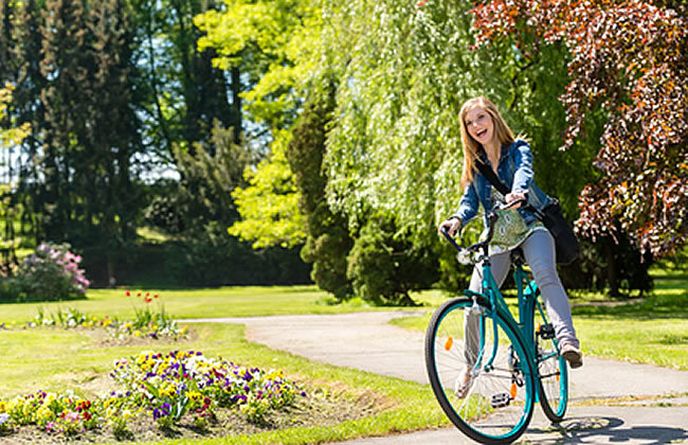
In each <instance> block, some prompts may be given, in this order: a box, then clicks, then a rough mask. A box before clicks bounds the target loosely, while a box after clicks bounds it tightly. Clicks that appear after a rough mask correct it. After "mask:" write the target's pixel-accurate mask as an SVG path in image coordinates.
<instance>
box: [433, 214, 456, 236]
mask: <svg viewBox="0 0 688 445" xmlns="http://www.w3.org/2000/svg"><path fill="white" fill-rule="evenodd" d="M442 228H445V229H446V230H447V233H449V235H451V236H454V235H456V232H457V231H458V230H459V229H460V228H461V220H460V219H459V218H457V217H456V216H452V217H451V218H449V219H447V220H445V221H442V224H440V226H439V227H438V228H437V233H439V234H440V235H442Z"/></svg>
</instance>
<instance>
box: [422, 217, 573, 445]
mask: <svg viewBox="0 0 688 445" xmlns="http://www.w3.org/2000/svg"><path fill="white" fill-rule="evenodd" d="M496 219H497V216H496V214H494V213H493V214H491V215H490V217H489V218H488V220H489V231H488V235H487V237H486V239H485V240H484V241H481V242H479V243H477V244H474V245H471V246H469V247H466V248H464V247H461V246H460V245H459V244H457V242H456V240H455V239H454V238H453V237H452V236H450V235H449V234H448V233H447V232H446V230H443V234H444V236H445V238H447V240H448V241H449V242H450V243H451V244H452V245H453V246H454V248H456V250H457V251H458V252H459V253H466V252H467V253H470V254H471V255H473V257H477V261H482V284H481V288H482V290H481V292H473V291H471V290H465V291H464V294H463V296H461V297H458V298H454V299H452V300H449V301H447V302H445V303H444V304H443V305H442V306H440V307H439V308H438V309H437V311H435V313H434V314H433V316H432V319H431V320H430V325H429V326H428V329H427V332H426V337H425V362H426V367H427V371H428V376H429V378H430V384H431V386H432V389H433V391H434V393H435V397H436V398H437V400H438V402H439V404H440V406H441V407H442V409H443V410H444V412H445V413H446V415H447V416H448V417H449V419H450V420H451V421H452V423H453V424H454V425H456V427H457V428H459V429H460V430H461V431H462V432H463V433H464V434H466V435H467V436H469V437H471V438H472V439H473V440H475V441H478V442H481V443H486V444H502V443H510V442H513V441H514V440H516V439H518V438H519V437H520V436H521V435H522V434H523V433H524V432H525V430H526V428H527V427H528V424H529V422H530V419H531V417H532V415H533V409H534V404H535V403H537V402H539V403H540V406H542V409H543V411H544V413H545V415H546V416H547V417H548V418H549V419H550V420H551V421H552V422H559V421H561V420H562V419H563V418H564V414H565V413H566V407H567V403H568V371H567V364H566V361H565V360H564V358H563V357H562V356H561V355H560V354H559V347H558V342H557V340H556V337H555V335H554V328H553V326H552V324H551V323H549V321H548V318H547V314H546V312H545V310H544V307H543V306H544V305H543V303H542V301H541V297H540V291H539V289H538V287H537V284H536V283H535V281H533V280H532V279H530V277H529V275H528V274H527V273H526V272H525V271H524V270H523V264H524V259H523V255H522V253H521V252H520V251H519V250H518V249H516V250H514V251H512V253H511V255H512V264H513V266H514V282H515V283H516V288H517V290H518V311H519V315H518V321H516V319H515V318H514V316H512V314H511V312H510V311H509V308H508V307H507V305H506V303H505V301H504V298H503V296H502V294H501V292H500V291H499V286H498V285H497V283H496V282H495V279H494V277H493V275H492V271H491V268H490V261H489V255H488V245H489V242H490V240H491V239H492V235H493V231H494V223H495V221H496Z"/></svg>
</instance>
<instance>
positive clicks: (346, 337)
mask: <svg viewBox="0 0 688 445" xmlns="http://www.w3.org/2000/svg"><path fill="white" fill-rule="evenodd" d="M409 315H414V314H413V313H409V312H365V313H355V314H342V315H290V316H276V317H255V318H221V319H220V318H217V319H197V320H184V322H216V323H217V322H222V323H238V324H245V325H246V326H247V331H246V332H247V337H248V339H249V340H250V341H253V342H256V343H261V344H264V345H266V346H269V347H270V348H273V349H279V350H283V351H288V352H291V353H294V354H298V355H301V356H304V357H307V358H309V359H311V360H315V361H320V362H323V363H329V364H334V365H338V366H347V367H351V368H356V369H361V370H365V371H370V372H374V373H376V374H381V375H388V376H393V377H399V378H402V379H406V380H413V381H416V382H420V383H428V378H427V375H426V372H425V362H424V355H423V335H422V334H421V333H417V332H411V331H408V330H405V329H402V328H398V327H396V326H392V325H390V324H388V323H389V321H390V320H391V319H393V318H397V317H404V316H409ZM584 363H585V365H584V366H583V367H582V368H580V369H577V370H575V371H572V375H571V388H570V391H571V397H572V406H570V408H569V411H568V412H567V418H566V420H565V421H564V422H562V423H561V425H560V426H559V427H558V428H555V427H553V426H552V425H551V424H550V423H549V421H547V419H546V418H545V417H544V415H543V414H542V412H541V410H540V409H539V407H536V410H535V415H534V417H533V421H532V422H531V424H530V428H529V429H528V432H527V433H526V434H525V435H524V436H523V438H522V439H521V440H520V441H519V443H537V444H558V443H590V444H603V443H619V442H621V443H624V444H629V445H630V444H666V443H688V398H686V397H683V398H678V397H676V396H675V395H676V394H677V393H688V372H685V371H675V370H670V369H665V368H659V367H656V366H649V365H633V364H629V363H623V362H617V361H612V360H601V359H596V358H593V357H585V358H584ZM630 395H633V396H662V397H661V398H656V397H652V398H651V399H649V400H646V401H645V402H637V401H636V402H634V404H632V405H631V404H628V403H627V404H625V406H604V405H601V406H598V405H594V406H593V405H590V404H585V405H583V404H581V402H584V401H586V400H591V399H598V398H616V397H625V396H630ZM616 404H617V403H615V405H616ZM657 405H662V406H661V407H660V406H657ZM464 443H473V442H472V441H471V440H470V439H468V438H466V437H465V436H463V435H462V434H461V433H460V432H459V431H458V430H457V429H454V428H450V429H442V430H433V431H422V432H416V433H411V434H403V435H396V436H387V437H381V438H370V439H363V440H355V441H350V442H346V444H347V445H364V444H370V445H404V444H437V445H441V444H464ZM342 445H343V444H342Z"/></svg>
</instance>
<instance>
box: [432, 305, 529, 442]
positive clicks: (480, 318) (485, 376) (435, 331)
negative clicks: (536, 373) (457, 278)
mask: <svg viewBox="0 0 688 445" xmlns="http://www.w3.org/2000/svg"><path fill="white" fill-rule="evenodd" d="M425 361H426V366H427V371H428V377H429V378H430V384H431V386H432V389H433V391H434V393H435V397H436V398H437V400H438V402H439V403H440V406H441V407H442V409H443V410H444V412H445V413H446V415H447V417H449V419H450V420H451V421H452V423H454V425H456V426H457V428H459V429H460V430H461V431H462V432H463V433H465V434H466V435H467V436H469V437H471V438H472V439H473V440H476V441H478V442H482V443H487V444H502V443H510V442H512V441H514V440H516V439H517V438H518V437H519V436H521V434H523V432H524V431H525V430H526V428H527V427H528V423H529V422H530V418H531V416H532V413H533V403H534V398H535V397H534V394H535V392H534V386H535V385H534V380H533V373H532V371H531V367H530V364H529V361H528V359H527V357H526V353H525V348H524V347H523V345H522V343H521V340H520V338H519V337H518V336H517V334H516V333H515V330H514V328H513V327H512V326H511V324H510V322H509V321H507V320H505V319H503V318H502V317H500V316H499V315H497V314H492V313H491V312H490V311H488V310H487V309H486V308H485V307H478V306H474V305H473V301H472V300H471V299H468V298H457V299H454V300H450V301H448V302H446V303H445V304H443V305H442V306H440V308H439V309H437V311H436V312H435V313H434V315H433V317H432V319H431V320H430V325H429V326H428V330H427V333H426V337H425Z"/></svg>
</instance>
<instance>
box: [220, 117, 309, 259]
mask: <svg viewBox="0 0 688 445" xmlns="http://www.w3.org/2000/svg"><path fill="white" fill-rule="evenodd" d="M290 138H291V134H290V133H289V132H287V131H285V130H282V131H277V132H276V135H275V140H274V141H273V143H272V153H271V155H270V157H269V158H267V159H265V160H263V161H261V163H260V164H258V167H257V168H256V169H255V171H254V170H252V169H250V168H248V169H246V171H245V173H244V177H245V179H246V182H248V184H249V185H248V187H246V188H241V187H237V188H236V189H235V190H234V191H233V192H232V197H233V198H234V201H235V203H236V206H237V209H238V210H239V213H240V214H241V216H242V218H243V219H242V220H241V221H238V222H236V223H234V225H232V226H231V227H230V228H229V233H230V234H231V235H234V236H238V237H239V238H240V239H242V240H244V241H250V242H252V243H253V248H254V249H260V248H264V247H268V246H274V245H279V246H282V247H293V246H296V245H299V244H301V243H303V241H304V239H305V236H306V233H305V231H304V225H305V221H304V217H303V215H302V214H301V212H300V211H299V209H298V202H299V199H300V198H299V193H298V190H297V189H296V186H295V184H294V179H293V176H292V174H291V171H290V170H289V164H288V162H287V159H286V155H285V150H286V146H287V144H288V143H289V140H290Z"/></svg>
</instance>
